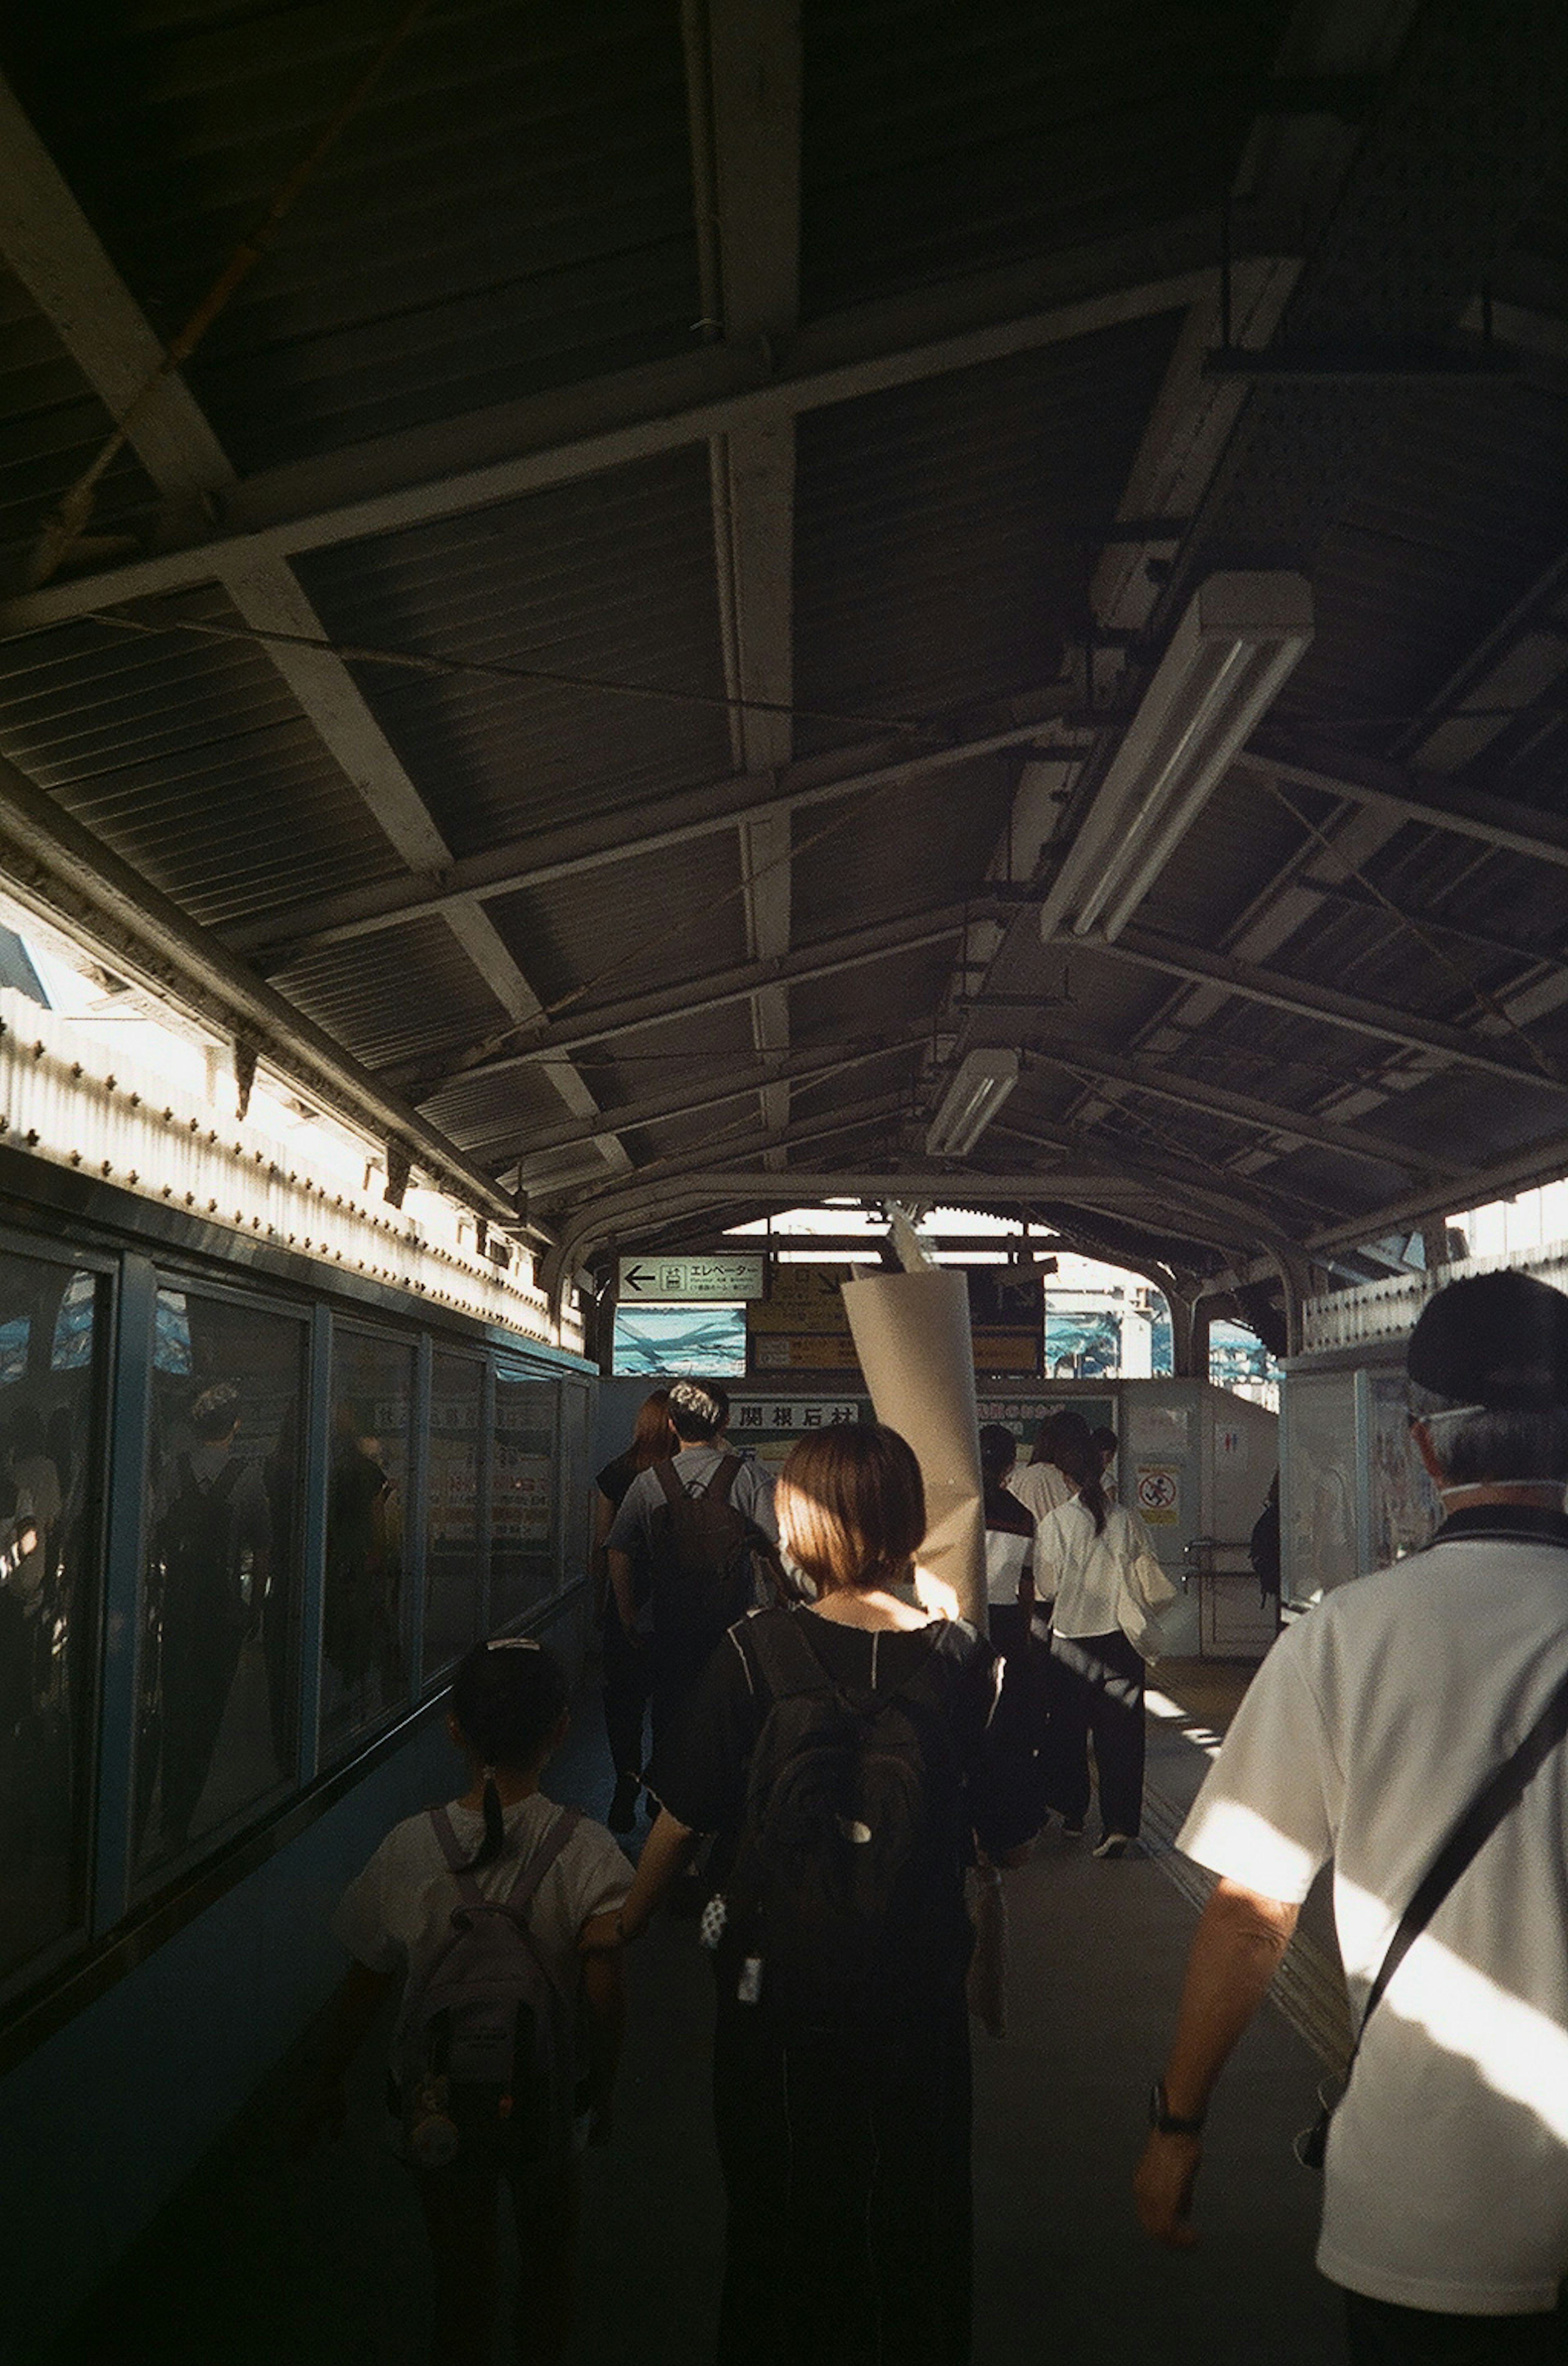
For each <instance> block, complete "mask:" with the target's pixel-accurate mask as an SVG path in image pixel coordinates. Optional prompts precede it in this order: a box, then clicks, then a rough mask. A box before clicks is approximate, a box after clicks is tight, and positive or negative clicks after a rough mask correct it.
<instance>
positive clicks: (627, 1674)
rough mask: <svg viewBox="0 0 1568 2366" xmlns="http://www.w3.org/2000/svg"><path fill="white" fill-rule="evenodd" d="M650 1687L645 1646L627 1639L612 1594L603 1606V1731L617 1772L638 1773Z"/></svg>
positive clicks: (651, 1678) (624, 1773) (649, 1667)
mask: <svg viewBox="0 0 1568 2366" xmlns="http://www.w3.org/2000/svg"><path fill="white" fill-rule="evenodd" d="M652 1690H653V1671H652V1668H651V1666H650V1665H649V1647H648V1645H647V1644H646V1643H632V1642H628V1641H627V1639H626V1628H624V1627H623V1626H622V1624H621V1621H620V1617H619V1615H618V1613H617V1611H616V1609H615V1600H614V1598H613V1597H612V1598H611V1599H610V1600H609V1601H608V1602H607V1603H606V1604H605V1606H604V1732H605V1735H606V1737H607V1739H608V1741H609V1744H610V1759H611V1763H612V1764H613V1765H614V1767H615V1773H616V1775H640V1774H641V1773H642V1769H643V1747H642V1729H643V1719H644V1718H645V1717H646V1715H647V1712H648V1701H649V1694H650V1693H651V1691H652Z"/></svg>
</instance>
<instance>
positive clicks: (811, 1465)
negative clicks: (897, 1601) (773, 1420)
mask: <svg viewBox="0 0 1568 2366" xmlns="http://www.w3.org/2000/svg"><path fill="white" fill-rule="evenodd" d="M774 1500H775V1504H776V1508H777V1511H778V1518H779V1529H780V1533H781V1536H782V1537H783V1539H784V1550H785V1551H786V1552H787V1553H788V1555H789V1557H790V1559H791V1560H793V1561H794V1562H795V1565H796V1567H797V1568H799V1569H801V1570H804V1572H806V1575H807V1577H808V1578H809V1579H810V1580H811V1582H812V1583H813V1584H814V1585H815V1586H816V1587H817V1589H818V1593H821V1594H832V1593H835V1592H837V1591H838V1590H839V1589H840V1587H845V1586H848V1587H852V1588H853V1589H854V1590H856V1591H857V1592H863V1593H865V1592H870V1591H872V1590H873V1589H874V1588H875V1587H877V1586H881V1585H893V1584H897V1583H898V1582H899V1580H900V1579H901V1578H902V1577H903V1576H904V1574H905V1572H907V1570H908V1565H909V1563H910V1561H911V1560H913V1559H914V1556H915V1554H916V1553H917V1552H918V1551H919V1546H920V1540H921V1538H923V1537H924V1535H925V1532H926V1491H925V1488H924V1486H923V1484H922V1483H921V1480H920V1466H919V1463H918V1462H917V1461H916V1459H915V1457H914V1454H913V1452H912V1450H911V1448H909V1446H908V1443H907V1442H906V1440H905V1439H903V1438H902V1437H899V1435H898V1433H897V1430H896V1429H886V1428H885V1427H884V1426H883V1425H882V1424H881V1423H880V1422H846V1423H844V1424H843V1425H841V1426H840V1428H837V1429H819V1430H817V1431H815V1432H814V1433H813V1434H812V1436H811V1437H802V1438H799V1439H797V1441H796V1442H795V1445H794V1446H792V1447H791V1448H790V1451H789V1457H788V1459H787V1460H786V1462H785V1463H784V1469H783V1470H782V1471H781V1472H780V1473H779V1482H778V1492H777V1495H776V1497H775V1499H774Z"/></svg>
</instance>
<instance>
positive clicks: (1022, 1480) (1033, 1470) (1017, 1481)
mask: <svg viewBox="0 0 1568 2366" xmlns="http://www.w3.org/2000/svg"><path fill="white" fill-rule="evenodd" d="M1087 1437H1089V1424H1088V1423H1087V1422H1086V1421H1085V1420H1084V1418H1083V1416H1082V1414H1076V1413H1073V1412H1071V1411H1070V1410H1069V1409H1068V1408H1067V1407H1066V1406H1065V1405H1059V1406H1058V1407H1057V1409H1056V1411H1055V1413H1049V1414H1046V1416H1045V1418H1044V1420H1043V1422H1042V1423H1041V1425H1040V1426H1039V1428H1038V1429H1037V1430H1036V1432H1035V1434H1034V1447H1033V1451H1032V1455H1031V1458H1030V1459H1029V1461H1028V1462H1027V1463H1023V1464H1019V1463H1015V1464H1014V1466H1013V1469H1012V1471H1011V1472H1010V1476H1009V1479H1008V1482H1007V1483H1008V1487H1009V1490H1010V1493H1013V1494H1014V1495H1016V1496H1017V1497H1018V1500H1019V1502H1020V1503H1021V1504H1022V1505H1023V1507H1024V1509H1025V1511H1027V1512H1030V1513H1032V1515H1033V1516H1034V1518H1035V1520H1036V1521H1040V1520H1043V1518H1044V1517H1045V1515H1046V1513H1047V1512H1054V1511H1055V1508H1056V1506H1057V1504H1070V1503H1071V1502H1072V1499H1073V1482H1072V1481H1071V1480H1070V1479H1069V1478H1068V1477H1067V1475H1066V1471H1065V1470H1063V1469H1062V1466H1061V1457H1060V1454H1059V1453H1058V1451H1057V1449H1058V1448H1059V1447H1061V1446H1063V1445H1067V1446H1076V1445H1077V1444H1078V1443H1080V1442H1081V1441H1082V1440H1083V1439H1086V1438H1087Z"/></svg>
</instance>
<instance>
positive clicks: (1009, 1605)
mask: <svg viewBox="0 0 1568 2366" xmlns="http://www.w3.org/2000/svg"><path fill="white" fill-rule="evenodd" d="M1017 1460H1018V1440H1017V1439H1016V1438H1015V1437H1014V1436H1013V1434H1012V1432H1011V1430H1010V1429H1006V1428H1004V1427H1003V1425H1002V1424H1001V1423H1000V1422H999V1421H987V1422H984V1423H982V1425H981V1428H980V1478H981V1482H982V1485H983V1487H984V1491H985V1500H984V1507H983V1508H984V1514H985V1522H986V1603H987V1622H988V1625H989V1629H990V1637H991V1640H992V1642H993V1643H994V1644H995V1645H996V1647H997V1649H998V1651H999V1652H1000V1653H1001V1655H1002V1657H1003V1659H1004V1660H1014V1659H1016V1660H1020V1661H1021V1659H1022V1658H1023V1656H1024V1653H1025V1651H1027V1648H1028V1644H1029V1622H1030V1617H1031V1614H1032V1610H1033V1607H1034V1584H1033V1552H1034V1522H1033V1520H1032V1519H1031V1517H1030V1515H1029V1514H1028V1512H1027V1511H1026V1510H1025V1508H1024V1506H1023V1504H1021V1502H1020V1501H1019V1499H1018V1497H1017V1496H1016V1495H1015V1494H1014V1493H1012V1492H1011V1489H1010V1485H1009V1480H1010V1476H1011V1473H1012V1470H1013V1467H1014V1465H1015V1464H1016V1462H1017Z"/></svg>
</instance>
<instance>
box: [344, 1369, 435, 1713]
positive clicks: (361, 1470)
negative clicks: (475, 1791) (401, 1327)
mask: <svg viewBox="0 0 1568 2366" xmlns="http://www.w3.org/2000/svg"><path fill="white" fill-rule="evenodd" d="M413 1364H414V1359H413V1350H412V1347H407V1346H403V1345H401V1344H400V1342H399V1341H396V1340H393V1339H389V1338H378V1337H377V1336H375V1335H373V1334H371V1333H368V1332H363V1331H350V1330H346V1329H336V1328H334V1330H333V1440H332V1468H331V1472H330V1475H329V1478H328V1482H327V1560H326V1594H325V1602H324V1605H323V1613H322V1629H321V1651H322V1661H323V1665H322V1669H321V1737H322V1740H323V1741H324V1742H327V1743H329V1744H330V1743H337V1742H342V1741H344V1740H346V1739H347V1738H348V1737H349V1736H351V1735H353V1734H356V1733H359V1732H362V1731H363V1730H364V1729H366V1728H367V1726H371V1725H374V1724H375V1723H377V1722H378V1719H380V1718H383V1717H385V1716H386V1715H387V1714H388V1713H389V1711H390V1710H392V1709H394V1708H396V1707H400V1705H401V1704H402V1703H403V1702H404V1701H406V1699H407V1698H408V1690H409V1675H408V1652H407V1649H406V1644H405V1632H406V1620H407V1614H408V1606H407V1594H406V1587H405V1583H404V1573H403V1504H404V1500H405V1497H406V1493H407V1488H408V1465H409V1425H410V1419H411V1414H412V1403H413Z"/></svg>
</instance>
